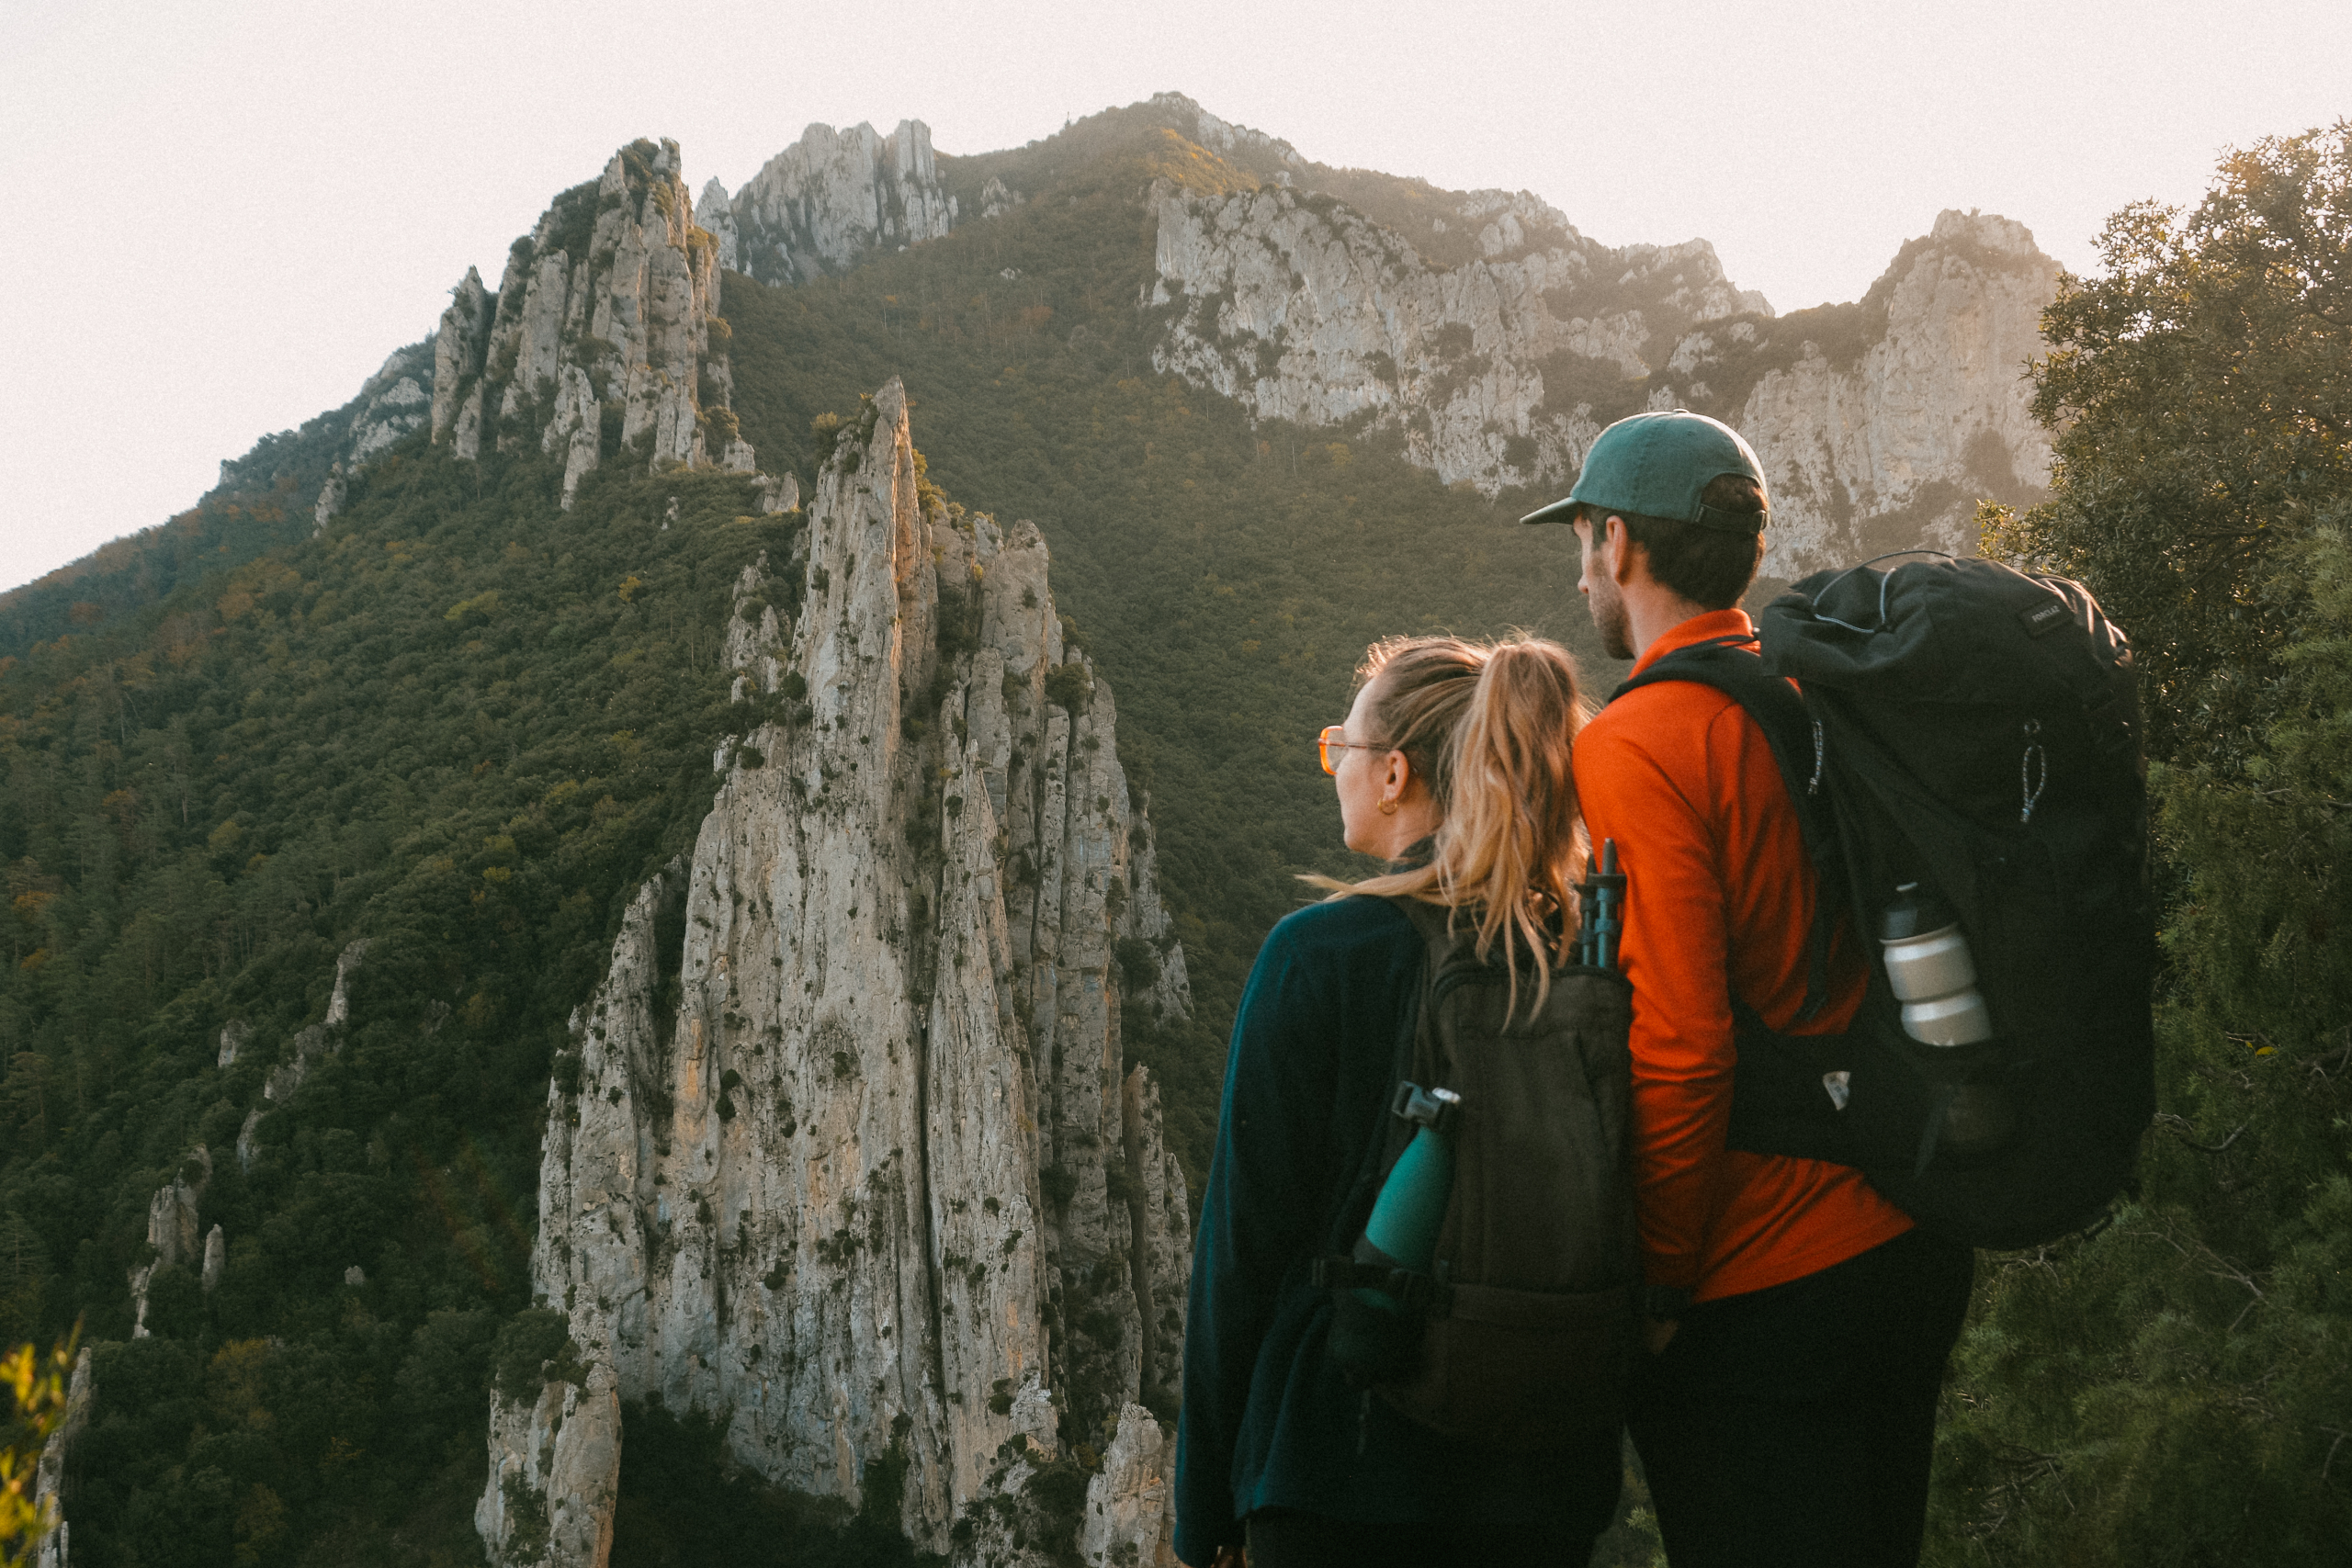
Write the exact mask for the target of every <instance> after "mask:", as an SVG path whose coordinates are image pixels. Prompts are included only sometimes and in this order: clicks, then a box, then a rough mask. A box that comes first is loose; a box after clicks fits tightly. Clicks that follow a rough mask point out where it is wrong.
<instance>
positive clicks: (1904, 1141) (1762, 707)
mask: <svg viewBox="0 0 2352 1568" xmlns="http://www.w3.org/2000/svg"><path fill="white" fill-rule="evenodd" d="M1758 625H1759V631H1760V636H1761V643H1762V657H1761V658H1760V659H1759V658H1758V657H1756V656H1755V655H1753V654H1751V653H1748V652H1746V651H1743V650H1742V649H1740V648H1738V647H1737V646H1735V645H1736V644H1737V643H1739V642H1743V641H1747V640H1748V639H1745V638H1731V639H1721V640H1719V641H1716V642H1713V643H1702V644H1698V645H1695V646H1693V647H1691V648H1686V649H1677V650H1675V651H1674V652H1672V653H1669V654H1668V655H1667V656H1665V657H1664V658H1662V659H1660V660H1658V661H1657V663H1655V664H1653V665H1652V666H1650V668H1649V669H1647V670H1645V671H1643V672H1642V673H1641V674H1640V675H1639V676H1637V677H1635V678H1634V680H1632V681H1629V682H1626V683H1625V685H1624V686H1623V687H1621V688H1619V692H1620V694H1623V692H1624V691H1626V690H1630V689H1631V688H1633V687H1635V686H1640V685H1646V684H1648V683H1650V682H1657V681H1696V682H1702V683H1703V684H1707V685H1712V686H1714V687H1716V688H1718V689H1719V690H1721V691H1723V692H1724V693H1725V694H1727V695H1729V696H1731V697H1732V698H1733V699H1735V700H1736V701H1737V702H1738V703H1739V704H1740V705H1741V706H1742V707H1744V708H1745V709H1747V712H1748V714H1749V715H1750V716H1753V717H1754V718H1755V720H1756V721H1757V723H1758V726H1760V727H1761V728H1762V729H1763V731H1764V733H1765V735H1766V737H1767V738H1768V739H1770V743H1771V746H1772V750H1773V755H1774V757H1775V759H1776V760H1777V761H1779V763H1780V766H1781V778H1782V780H1783V782H1784V783H1785V784H1786V785H1787V787H1788V791H1789V798H1790V800H1791V801H1792V803H1794V805H1795V807H1796V808H1797V814H1798V817H1799V819H1800V821H1801V822H1802V823H1803V826H1804V840H1805V845H1806V851H1807V853H1808V855H1809V856H1810V858H1811V859H1812V861H1813V863H1814V867H1815V871H1816V872H1817V874H1819V877H1820V886H1821V891H1822V897H1820V898H1819V899H1817V900H1816V908H1817V911H1818V913H1817V917H1816V919H1815V929H1814V931H1813V932H1812V933H1811V936H1810V940H1809V942H1808V951H1809V953H1810V955H1811V957H1810V963H1811V975H1810V976H1809V984H1808V987H1807V993H1808V994H1807V998H1806V1004H1805V1008H1804V1015H1806V1016H1809V1015H1810V1014H1811V1013H1812V1012H1813V1011H1814V1010H1816V1009H1817V1008H1818V1007H1819V1006H1820V1005H1821V1002H1822V1001H1823V999H1824V994H1823V993H1824V987H1825V986H1826V958H1827V953H1828V944H1829V939H1830V935H1831V932H1832V930H1833V927H1834V922H1835V921H1836V920H1837V919H1838V918H1839V917H1840V916H1841V915H1842V916H1844V917H1845V918H1846V919H1849V922H1850V929H1851V933H1852V940H1853V941H1854V942H1855V943H1856V945H1857V946H1858V947H1859V948H1860V950H1861V956H1862V958H1863V959H1864V961H1865V963H1866V964H1868V966H1869V969H1870V975H1871V981H1870V987H1869V992H1868V994H1867V996H1866V997H1865V998H1864V999H1863V1001H1862V1004H1861V1008H1860V1011H1859V1012H1858V1013H1857V1014H1856V1016H1855V1018H1854V1019H1853V1021H1852V1022H1851V1023H1850V1025H1849V1028H1848V1030H1847V1031H1846V1032H1844V1033H1842V1034H1834V1035H1815V1036H1804V1035H1786V1034H1780V1033H1776V1032H1773V1031H1771V1030H1770V1029H1768V1028H1766V1027H1765V1026H1764V1024H1763V1023H1762V1021H1760V1020H1759V1019H1758V1018H1757V1017H1756V1015H1755V1014H1754V1013H1753V1012H1752V1011H1751V1010H1748V1009H1747V1008H1746V1007H1745V1006H1744V1005H1741V1004H1740V1003H1738V1002H1737V1000H1736V998H1735V1001H1734V1017H1735V1020H1736V1043H1737V1045H1738V1052H1739V1060H1738V1066H1737V1068H1736V1072H1735V1075H1734V1079H1733V1092H1732V1119H1731V1134H1730V1141H1731V1144H1732V1145H1733V1146H1734V1147H1736V1148H1742V1149H1747V1150H1750V1151H1753V1152H1756V1153H1759V1154H1780V1155H1795V1156H1804V1157H1807V1158H1815V1159H1825V1160H1832V1161H1836V1162H1838V1163H1839V1164H1843V1165H1851V1166H1857V1167H1860V1168H1861V1169H1862V1170H1863V1171H1864V1172H1865V1173H1866V1174H1867V1175H1868V1177H1869V1178H1870V1179H1871V1184H1872V1185H1873V1186H1875V1187H1877V1188H1878V1189H1879V1190H1880V1191H1882V1192H1883V1193H1884V1194H1885V1195H1886V1196H1887V1197H1888V1198H1889V1199H1890V1200H1892V1201H1894V1203H1895V1204H1896V1205H1897V1206H1898V1207H1900V1208H1902V1209H1903V1210H1904V1211H1905V1213H1908V1214H1910V1215H1911V1216H1912V1218H1914V1219H1915V1220H1917V1221H1918V1222H1919V1223H1920V1224H1922V1225H1925V1226H1928V1227H1929V1228H1931V1229H1934V1230H1937V1231H1939V1232H1942V1233H1943V1234H1946V1235H1951V1236H1954V1237H1956V1238H1958V1239H1960V1240H1962V1241H1965V1242H1967V1243H1970V1244H1971V1245H1973V1246H1978V1247H2030V1246H2034V1245H2037V1244H2040V1243H2041V1242H2046V1241H2050V1240H2052V1239H2054V1238H2056V1237H2058V1236H2060V1235H2065V1234H2067V1233H2069V1232H2072V1231H2075V1230H2079V1229H2081V1228H2083V1227H2084V1226H2085V1225H2086V1224H2091V1223H2092V1222H2094V1221H2096V1220H2097V1219H2098V1216H2099V1214H2100V1213H2101V1212H2102V1211H2103V1210H2104V1209H2105V1208H2106V1206H2107V1205H2108V1204H2109V1202H2110V1201H2112V1200H2113V1199H2114V1197H2115V1196H2116V1194H2117V1193H2118V1192H2119V1191H2120V1190H2123V1189H2124V1188H2125V1187H2126V1186H2127V1185H2128V1184H2129V1183H2130V1180H2131V1169H2132V1164H2133V1160H2134V1158H2135V1156H2136V1154H2137V1151H2138V1147H2139V1141H2140V1134H2141V1133H2142V1132H2143V1129H2145V1128H2146V1126H2147V1125H2148V1122H2149V1121H2150V1119H2151V1117H2152V1116H2153V1114H2154V1109H2155V1068H2154V1062H2155V1051H2154V1024H2153V1016H2152V1009H2151V992H2152V988H2153V983H2154V947H2155V944H2154V913H2153V908H2154V906H2153V900H2152V897H2151V895H2150V892H2149V887H2148V863H2147V807H2146V793H2145V788H2144V783H2143V774H2144V766H2143V761H2142V758H2141V723H2140V710H2139V704H2138V699H2137V696H2136V694H2135V691H2134V675H2133V671H2132V666H2131V649H2130V647H2129V645H2128V644H2127V643H2126V641H2125V640H2124V637H2123V636H2122V634H2121V633H2120V632H2119V631H2118V630H2117V629H2116V628H2115V626H2113V625H2112V624H2110V623H2109V621H2108V620H2107V618H2106V617H2105V616H2104V615H2101V614H2100V613H2099V608H2098V604H2097V603H2096V602H2094V601H2093V599H2092V598H2091V596H2090V594H2089V593H2088V592H2086V590H2085V589H2084V588H2083V587H2082V586H2081V585H2080V584H2079V583H2075V582H2072V581H2067V580H2065V579H2064V578H2057V577H2045V576H2039V575H2029V574H2027V573H2023V572H2018V571H2015V570H2010V569H2009V568H2007V567H2005V566H2002V565H1999V564H1998V563H1996V562H1993V561H1988V560H1979V559H1959V558H1951V557H1945V558H1939V559H1933V560H1920V561H1908V562H1905V564H1903V565H1901V566H1898V567H1893V568H1888V569H1885V570H1880V569H1878V568H1876V567H1875V566H1874V565H1873V564H1872V563H1865V564H1864V565H1862V566H1859V567H1855V568H1852V569H1850V570H1845V571H1837V572H1821V573H1818V574H1816V575H1815V576H1812V577H1809V578H1806V579H1805V580H1804V581H1802V582H1799V583H1798V584H1797V585H1796V586H1795V588H1794V589H1793V590H1792V591H1791V592H1787V593H1784V594H1782V595H1781V597H1780V598H1779V599H1777V600H1775V601H1774V602H1773V603H1772V604H1770V605H1768V606H1767V607H1766V608H1765V610H1764V612H1763V614H1762V615H1761V616H1759V617H1758ZM1784 677H1785V678H1786V679H1784ZM1790 679H1793V680H1795V681H1796V682H1799V684H1800V686H1801V687H1802V695H1800V694H1799V693H1798V691H1796V690H1792V688H1791V687H1790V685H1789V683H1788V682H1789V680H1790ZM1905 884H1913V885H1917V886H1920V887H1922V888H1925V889H1927V890H1928V891H1929V892H1931V893H1932V894H1934V895H1937V896H1939V898H1940V900H1941V902H1942V903H1943V904H1944V905H1945V906H1947V907H1948V908H1950V909H1951V911H1952V912H1953V913H1955V914H1957V916H1958V918H1959V921H1960V927H1961V931H1962V933H1963V934H1964V935H1965V937H1966V939H1967V942H1968V944H1969V947H1970V949H1971V952H1972V954H1973V958H1974V962H1975V968H1976V974H1977V986H1978V988H1979V989H1980V990H1981V991H1982V993H1983V996H1984V999H1985V1006H1986V1008H1987V1010H1989V1013H1990V1016H1991V1021H1992V1027H1993V1036H1992V1038H1991V1039H1989V1040H1986V1041H1984V1042H1982V1043H1976V1044H1970V1045H1962V1046H1947V1047H1937V1046H1928V1045H1922V1044H1920V1043H1917V1042H1916V1041H1914V1040H1912V1039H1911V1038H1910V1037H1909V1036H1908V1035H1907V1034H1906V1033H1905V1032H1904V1029H1903V1025H1902V1021H1901V1016H1900V1004H1899V1003H1898V1002H1897V1001H1896V999H1895V998H1894V993H1893V990H1892V988H1891V987H1890V984H1889V981H1888V977H1887V972H1886V965H1885V964H1883V962H1880V942H1879V941H1878V937H1879V934H1880V929H1881V919H1882V918H1883V916H1884V915H1885V914H1886V912H1887V910H1888V908H1889V906H1890V904H1891V902H1892V901H1893V900H1894V897H1895V896H1896V889H1897V888H1898V887H1899V886H1903V885H1905ZM1838 1075H1843V1077H1839V1076H1838Z"/></svg>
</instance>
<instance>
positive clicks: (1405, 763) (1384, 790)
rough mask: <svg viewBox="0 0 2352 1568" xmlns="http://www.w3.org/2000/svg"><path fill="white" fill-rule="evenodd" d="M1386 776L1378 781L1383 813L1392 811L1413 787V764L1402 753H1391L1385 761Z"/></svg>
mask: <svg viewBox="0 0 2352 1568" xmlns="http://www.w3.org/2000/svg"><path fill="white" fill-rule="evenodd" d="M1386 761H1387V768H1388V773H1387V775H1386V776H1385V778H1383V779H1382V780H1381V781H1380V805H1381V809H1382V810H1383V811H1394V810H1395V809H1396V808H1397V807H1398V806H1399V805H1401V804H1402V803H1403V801H1404V799H1405V794H1406V792H1407V791H1408V790H1409V789H1411V788H1412V787H1413V763H1412V761H1411V759H1410V758H1408V757H1407V756H1406V755H1405V753H1404V752H1402V751H1391V752H1389V753H1388V756H1387V759H1386Z"/></svg>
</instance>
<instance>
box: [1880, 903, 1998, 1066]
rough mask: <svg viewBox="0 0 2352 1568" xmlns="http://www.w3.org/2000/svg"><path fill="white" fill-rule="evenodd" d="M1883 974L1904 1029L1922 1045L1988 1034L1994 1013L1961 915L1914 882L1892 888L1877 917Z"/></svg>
mask: <svg viewBox="0 0 2352 1568" xmlns="http://www.w3.org/2000/svg"><path fill="white" fill-rule="evenodd" d="M1878 936H1879V942H1880V944H1881V945H1882V946H1883V947H1884V948H1885V950H1886V978H1887V982H1888V984H1889V985H1891V986H1892V987H1894V996H1895V999H1896V1000H1897V1001H1900V1002H1901V1003H1902V1004H1903V1032H1905V1034H1908V1035H1909V1036H1911V1038H1912V1039H1914V1040H1917V1041H1918V1042H1919V1043H1921V1044H1923V1045H1973V1044H1974V1043H1977V1042H1978V1041H1980V1040H1990V1039H1991V1038H1993V1015H1992V1014H1991V1013H1990V1012H1988V1011H1986V1010H1985V993H1984V992H1982V991H1980V990H1978V989H1977V988H1976V961H1975V959H1974V958H1973V956H1971V955H1970V953H1969V951H1968V938H1967V937H1965V936H1963V935H1962V933H1961V930H1960V918H1959V917H1958V916H1956V915H1954V914H1953V913H1952V912H1951V909H1950V908H1946V907H1945V905H1944V903H1943V901H1942V900H1941V899H1939V898H1938V897H1936V896H1935V895H1934V894H1932V893H1928V892H1926V891H1924V890H1923V889H1922V888H1921V887H1920V886H1919V885H1918V884H1917V883H1916V882H1906V883H1905V884H1903V885H1902V886H1900V887H1897V888H1896V889H1895V890H1894V903H1892V904H1890V905H1888V906H1887V908H1886V914H1885V916H1884V917H1883V919H1881V920H1880V922H1879V932H1878Z"/></svg>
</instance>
